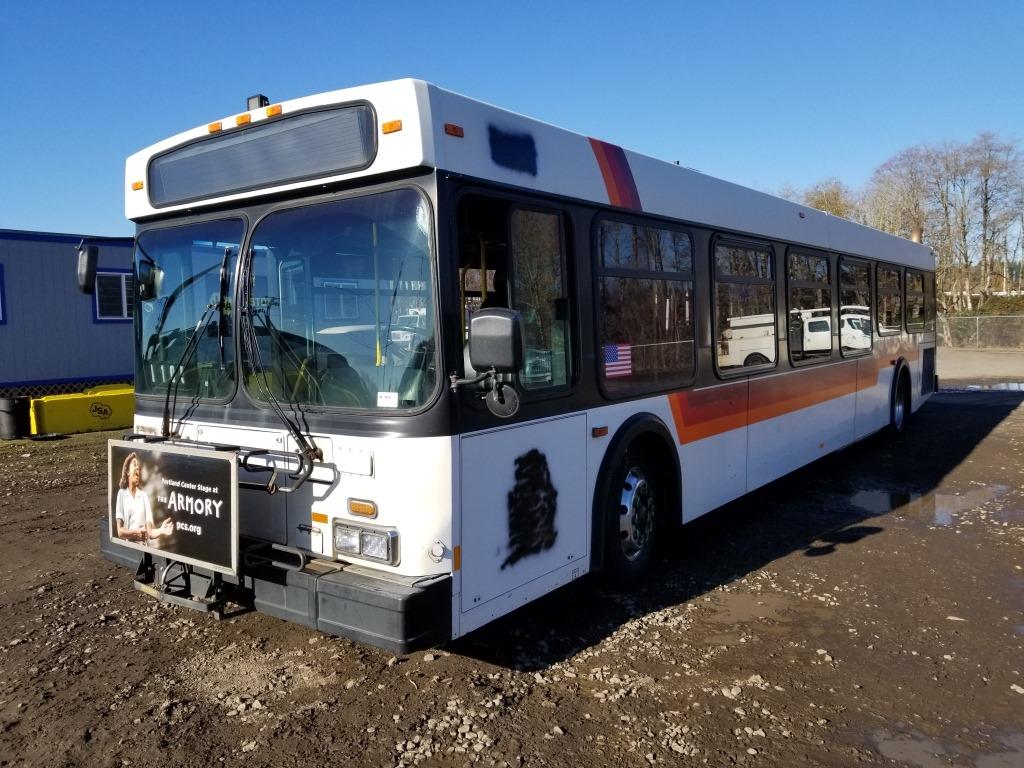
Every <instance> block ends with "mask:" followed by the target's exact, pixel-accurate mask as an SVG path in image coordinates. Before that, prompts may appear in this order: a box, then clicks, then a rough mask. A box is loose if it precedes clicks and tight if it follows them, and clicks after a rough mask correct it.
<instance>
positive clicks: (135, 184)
mask: <svg viewBox="0 0 1024 768" xmlns="http://www.w3.org/2000/svg"><path fill="white" fill-rule="evenodd" d="M142 186H143V185H142V182H141V181H133V182H132V189H134V190H135V191H136V192H138V191H139V190H140V189H142Z"/></svg>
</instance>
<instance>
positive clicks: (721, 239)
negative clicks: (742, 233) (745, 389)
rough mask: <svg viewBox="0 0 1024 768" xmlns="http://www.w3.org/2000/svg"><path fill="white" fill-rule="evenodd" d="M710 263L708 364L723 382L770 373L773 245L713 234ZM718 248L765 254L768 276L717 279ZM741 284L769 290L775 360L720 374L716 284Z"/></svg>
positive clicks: (775, 281)
mask: <svg viewBox="0 0 1024 768" xmlns="http://www.w3.org/2000/svg"><path fill="white" fill-rule="evenodd" d="M709 243H710V253H709V257H710V261H711V271H710V273H709V275H708V278H709V282H710V286H711V296H710V297H709V298H710V306H711V364H712V366H713V368H714V371H715V375H716V376H717V377H718V378H720V379H723V380H726V379H739V378H744V377H749V376H754V375H759V374H763V373H771V372H773V371H775V370H776V369H777V368H778V367H779V307H778V303H779V296H778V292H779V270H778V264H777V262H778V259H777V258H776V253H775V247H774V245H773V244H772V243H771V242H769V241H767V240H756V239H753V238H745V237H736V236H735V235H726V234H722V233H714V234H712V236H711V238H710V241H709ZM720 245H732V246H737V247H739V248H752V249H755V250H762V251H767V252H768V266H769V267H770V268H771V271H772V277H771V278H770V279H769V278H763V277H740V276H732V275H725V276H723V277H722V278H719V275H718V264H717V260H716V259H715V250H716V249H717V248H718V246H720ZM720 279H721V282H725V283H742V284H745V285H771V287H772V300H773V302H774V303H775V308H774V316H775V319H774V325H775V360H774V361H772V362H771V363H763V364H761V365H741V366H739V367H738V368H736V369H735V370H730V371H723V370H722V369H721V368H719V367H718V283H719V280H720Z"/></svg>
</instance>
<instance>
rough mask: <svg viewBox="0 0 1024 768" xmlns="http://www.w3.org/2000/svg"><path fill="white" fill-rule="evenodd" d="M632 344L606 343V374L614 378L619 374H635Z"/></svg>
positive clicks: (606, 376) (609, 377)
mask: <svg viewBox="0 0 1024 768" xmlns="http://www.w3.org/2000/svg"><path fill="white" fill-rule="evenodd" d="M632 349H633V348H632V346H630V345H629V344H605V345H604V375H605V378H608V379H614V378H616V377H617V376H632V375H633V354H632V352H631V350H632Z"/></svg>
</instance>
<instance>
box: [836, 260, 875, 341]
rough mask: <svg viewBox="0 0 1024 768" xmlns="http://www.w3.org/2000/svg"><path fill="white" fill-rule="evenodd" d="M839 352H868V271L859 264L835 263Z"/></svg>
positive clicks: (869, 316)
mask: <svg viewBox="0 0 1024 768" xmlns="http://www.w3.org/2000/svg"><path fill="white" fill-rule="evenodd" d="M839 350H840V351H841V352H842V353H843V357H850V356H851V355H859V354H864V353H867V352H870V351H871V267H869V266H868V265H867V264H865V263H863V262H860V261H849V260H847V259H840V260H839Z"/></svg>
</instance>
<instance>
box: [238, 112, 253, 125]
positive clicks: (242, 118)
mask: <svg viewBox="0 0 1024 768" xmlns="http://www.w3.org/2000/svg"><path fill="white" fill-rule="evenodd" d="M251 122H252V115H250V114H249V113H248V112H246V113H245V114H244V115H239V116H238V117H236V118H235V125H248V124H249V123H251Z"/></svg>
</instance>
